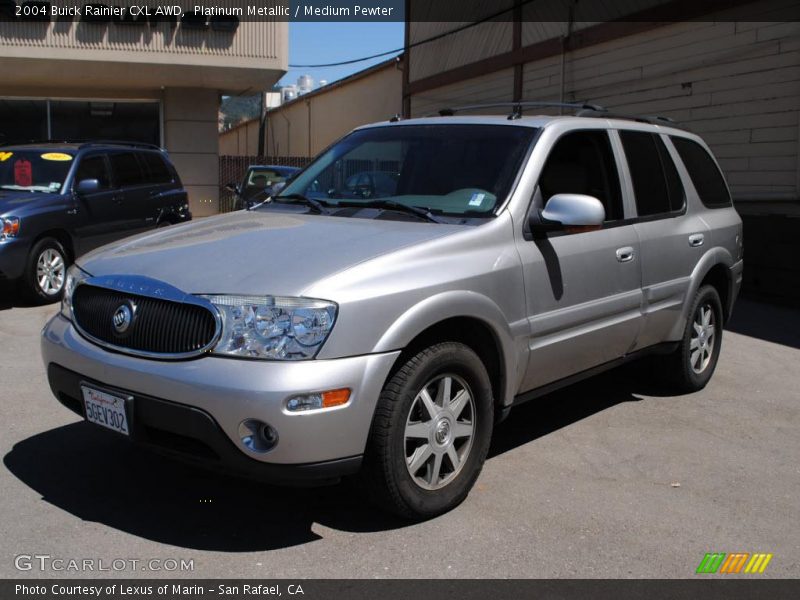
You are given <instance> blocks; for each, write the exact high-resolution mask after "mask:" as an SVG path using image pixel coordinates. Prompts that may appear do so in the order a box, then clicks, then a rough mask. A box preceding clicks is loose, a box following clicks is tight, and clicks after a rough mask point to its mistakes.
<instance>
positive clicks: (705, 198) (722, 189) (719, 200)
mask: <svg viewBox="0 0 800 600" xmlns="http://www.w3.org/2000/svg"><path fill="white" fill-rule="evenodd" d="M670 139H671V140H672V143H673V144H674V145H675V149H676V150H677V151H678V155H679V156H680V157H681V160H682V161H683V164H684V166H685V167H686V170H687V171H688V172H689V177H690V178H691V180H692V183H693V184H694V187H695V189H696V190H697V194H698V195H699V196H700V200H701V201H702V202H703V204H705V205H706V206H708V207H711V208H719V207H723V206H730V205H731V196H730V194H729V193H728V188H727V186H726V185H725V179H724V178H723V177H722V173H720V170H719V168H718V167H717V164H716V163H715V162H714V159H712V158H711V156H710V155H709V154H708V152H707V151H706V149H705V148H703V147H702V146H701V145H700V144H698V143H697V142H694V141H692V140H687V139H686V138H682V137H671V138H670Z"/></svg>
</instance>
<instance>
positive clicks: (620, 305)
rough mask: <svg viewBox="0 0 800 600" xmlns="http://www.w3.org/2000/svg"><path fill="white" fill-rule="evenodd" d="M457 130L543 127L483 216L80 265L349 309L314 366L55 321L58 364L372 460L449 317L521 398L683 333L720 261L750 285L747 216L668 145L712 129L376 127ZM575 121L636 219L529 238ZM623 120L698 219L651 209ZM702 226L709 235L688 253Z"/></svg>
mask: <svg viewBox="0 0 800 600" xmlns="http://www.w3.org/2000/svg"><path fill="white" fill-rule="evenodd" d="M453 123H461V124H475V123H477V124H495V125H498V126H530V127H536V128H539V129H540V132H539V136H538V139H537V141H536V143H535V146H534V148H533V150H532V152H531V154H530V156H529V158H528V160H527V162H526V163H525V165H524V166H523V167H522V169H521V172H520V174H519V177H518V180H517V184H516V186H515V188H514V189H513V191H512V192H511V194H510V195H509V197H508V198H507V199H506V200H505V202H503V204H502V205H501V206H499V207H498V209H497V216H496V218H494V219H490V220H487V222H486V223H485V224H482V225H479V226H467V225H443V224H436V223H427V222H419V223H416V222H400V221H388V220H381V221H376V220H364V219H357V218H343V217H328V216H321V215H307V214H287V213H284V212H280V213H277V212H269V211H263V212H258V211H256V212H240V213H235V214H231V215H225V216H220V217H215V218H210V219H205V220H203V221H197V222H193V223H191V224H187V225H182V226H178V227H173V228H170V229H168V230H166V231H159V232H157V233H153V234H147V235H142V236H138V237H135V238H130V239H128V240H125V241H123V242H119V243H117V244H114V245H111V246H107V247H105V248H103V249H102V250H100V251H97V252H93V253H91V254H89V255H86V256H85V257H83V258H81V259H79V261H78V262H79V264H80V266H81V267H82V268H83V269H85V270H86V271H87V272H88V273H90V274H91V275H94V276H101V275H108V274H119V273H129V274H132V275H146V276H147V277H151V278H154V279H157V280H163V281H165V282H168V283H169V284H171V285H173V286H175V287H177V288H179V289H181V290H183V291H185V292H189V293H195V294H199V293H219V294H225V293H231V294H242V295H245V294H247V295H286V296H291V295H295V296H307V297H313V298H321V299H326V300H330V301H333V302H336V303H337V305H338V307H339V310H338V315H337V322H336V325H335V327H334V328H333V330H332V332H331V334H330V336H329V338H328V340H327V341H326V342H325V344H324V345H323V347H322V349H321V350H320V352H319V354H318V356H317V359H315V360H311V361H300V362H295V363H285V362H267V361H247V360H236V359H230V358H219V357H214V356H206V357H203V358H200V359H197V360H194V361H187V362H184V363H162V362H158V361H149V360H143V359H139V358H135V357H130V356H125V355H122V354H116V353H112V352H108V351H106V350H103V349H102V348H99V347H98V346H95V345H94V344H91V343H90V342H88V341H87V340H85V339H84V338H82V337H80V335H79V334H78V333H77V332H76V331H75V329H74V328H73V327H72V325H71V324H69V323H68V322H67V321H66V320H65V319H63V318H62V317H55V318H54V319H53V320H52V321H51V322H50V324H48V326H47V327H46V329H45V331H44V335H43V341H42V348H43V355H44V359H45V361H46V362H56V363H58V364H60V365H62V366H64V367H66V368H68V369H71V370H73V371H77V372H79V373H83V374H85V375H86V376H87V377H92V378H96V379H97V380H98V381H102V382H104V383H107V384H109V385H115V386H119V387H121V388H124V389H135V390H138V391H140V392H142V393H146V394H151V395H154V396H157V397H162V398H165V399H169V400H174V401H175V402H183V403H187V404H190V405H192V406H197V407H199V408H203V409H204V410H207V411H208V412H209V413H210V414H211V415H212V416H213V417H214V418H215V419H217V420H218V421H219V422H220V425H221V426H222V428H223V429H224V430H225V432H226V433H227V434H228V435H229V436H230V437H231V439H232V440H234V441H235V442H238V440H237V438H236V427H237V426H238V424H239V422H240V421H241V420H242V419H243V418H252V417H255V416H261V417H263V418H264V420H265V421H267V422H269V423H270V424H272V425H273V426H275V427H276V428H277V429H278V430H279V431H280V435H281V443H280V444H279V445H278V446H277V447H276V449H275V450H274V451H272V452H270V453H268V454H266V455H264V456H261V457H255V456H254V458H258V459H259V460H264V461H268V462H277V463H302V462H309V461H314V460H327V459H332V458H339V457H345V456H351V455H354V454H360V453H361V452H363V450H364V447H365V444H366V439H367V434H368V432H369V428H370V423H371V419H372V413H373V410H374V407H375V403H376V402H377V397H378V395H379V393H380V390H381V388H382V386H383V384H384V382H385V380H386V377H387V376H388V374H389V372H390V369H391V367H392V365H393V364H394V361H395V360H396V359H397V357H398V356H399V354H400V351H401V350H402V349H403V348H405V347H406V346H407V345H408V344H409V343H410V342H411V341H412V340H413V339H414V338H415V337H417V336H418V335H420V334H421V333H422V332H424V331H425V330H426V329H427V328H429V327H431V326H433V325H436V324H437V323H440V322H442V321H445V320H447V319H451V318H462V319H463V318H469V319H473V320H475V321H477V322H480V323H481V324H482V325H483V326H485V327H487V328H488V329H489V331H491V333H492V335H493V337H494V339H495V341H496V345H497V347H498V349H499V352H500V354H501V357H500V358H501V364H502V368H503V374H504V377H503V383H504V388H503V390H502V393H501V394H500V395H499V397H498V398H497V399H496V400H497V402H498V404H499V405H501V406H510V405H511V404H512V402H513V400H514V398H515V397H516V396H518V395H520V394H523V393H525V392H528V391H530V390H533V389H535V388H537V387H541V386H545V385H547V384H550V383H552V382H556V381H558V380H561V379H565V378H568V377H570V376H572V375H575V374H576V373H579V372H580V371H584V370H588V369H591V368H593V367H596V366H598V365H602V364H603V363H609V362H611V361H614V360H615V359H618V358H620V357H623V356H625V355H628V354H630V353H632V352H634V351H636V350H641V349H643V348H646V347H648V346H652V345H655V344H658V343H660V342H667V341H674V340H678V339H680V337H681V335H682V332H683V328H684V326H685V322H686V318H687V310H688V305H689V304H690V301H689V300H690V299H691V298H692V297H693V295H694V293H695V291H696V290H697V288H698V287H699V285H700V282H701V281H702V280H703V278H704V277H705V276H706V275H707V274H708V272H709V270H710V269H712V268H714V267H715V266H717V265H723V266H724V267H726V268H727V269H728V272H729V273H730V277H731V280H732V282H731V290H732V297H730V298H729V304H732V302H733V299H734V298H735V295H736V292H738V287H739V285H740V283H741V264H742V263H741V220H740V219H739V216H738V215H737V214H736V211H735V210H734V209H733V208H732V207H729V208H715V209H709V208H706V207H705V206H703V204H702V203H701V202H700V200H699V198H698V196H697V192H696V191H695V189H694V187H693V185H692V182H691V180H690V178H689V175H688V173H687V172H686V170H685V168H684V167H683V164H682V162H681V161H680V159H679V157H678V156H677V152H676V150H675V148H674V147H673V145H672V143H671V142H670V140H669V136H683V137H688V138H690V139H692V140H694V141H696V142H698V143H700V144H701V145H703V146H704V147H706V148H707V146H706V145H705V144H704V143H703V142H702V140H701V139H700V138H699V137H698V136H695V135H693V134H690V133H687V132H685V131H682V130H679V129H675V128H670V127H664V126H660V125H659V126H654V125H650V124H643V123H637V122H633V121H625V120H617V119H597V118H592V119H587V118H573V117H560V118H553V117H533V118H527V117H526V118H521V119H518V120H514V121H509V120H507V119H506V118H505V117H443V118H432V119H413V120H409V121H400V122H399V123H393V124H386V123H383V124H378V125H374V126H379V127H403V126H406V125H410V124H425V125H433V124H453ZM579 129H580V130H586V129H601V130H607V131H609V136H610V140H611V146H612V149H613V152H614V156H615V159H616V162H617V167H618V170H619V175H620V182H621V187H622V195H623V206H624V214H625V221H624V223H622V224H615V225H614V226H611V227H606V228H604V229H602V230H599V231H595V232H591V233H585V234H577V235H552V236H548V237H547V238H544V239H538V240H535V239H533V240H532V239H526V236H525V235H524V226H525V222H526V219H527V215H528V211H529V209H530V206H531V201H532V198H533V195H534V191H535V189H536V185H537V180H538V178H539V174H540V172H541V170H542V168H543V166H544V164H545V161H546V159H547V156H548V154H549V152H550V150H551V149H552V147H553V144H554V143H555V141H556V140H557V139H558V138H559V137H560V136H561V135H563V134H565V133H568V132H570V131H575V130H579ZM619 129H629V130H640V131H646V132H655V133H660V134H662V138H663V139H664V141H665V144H666V145H667V148H668V150H669V152H670V153H671V155H672V156H673V158H674V162H675V164H676V166H677V168H678V171H679V175H680V177H681V180H682V182H683V185H684V188H685V190H686V203H687V210H686V211H685V213H683V214H680V215H670V216H669V217H666V218H658V219H649V220H648V219H638V218H637V214H636V205H635V201H634V197H633V187H632V183H631V179H630V176H629V174H628V172H627V164H626V161H625V156H624V151H623V149H622V145H621V141H620V139H619V136H618V134H617V133H616V130H619ZM697 235H702V236H703V243H702V244H699V245H698V244H694V243H693V245H690V238H692V239H696V238H693V236H697ZM528 237H530V236H528ZM621 249H622V250H624V251H625V252H624V256H623V259H624V260H623V259H621V258H620V257H621V255H620V250H621ZM629 254H630V257H629V256H628V255H629ZM339 386H341V387H350V388H352V389H353V390H354V391H355V395H354V397H353V399H352V400H351V401H350V403H348V404H347V405H346V406H345V407H342V408H340V409H335V410H331V411H329V412H328V411H322V412H315V413H313V414H307V415H290V414H287V412H286V411H285V410H284V409H283V408H282V407H283V402H285V400H286V397H287V395H288V394H290V393H292V392H303V391H317V390H323V389H333V388H336V387H339ZM237 445H238V447H240V449H242V451H243V452H247V451H246V450H245V449H244V448H243V447H242V446H241V444H238V443H237Z"/></svg>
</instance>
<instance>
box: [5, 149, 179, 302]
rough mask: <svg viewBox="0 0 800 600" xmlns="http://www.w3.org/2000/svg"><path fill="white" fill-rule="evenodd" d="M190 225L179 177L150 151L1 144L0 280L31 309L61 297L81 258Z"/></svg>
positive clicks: (159, 153) (158, 154)
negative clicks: (104, 247) (121, 242)
mask: <svg viewBox="0 0 800 600" xmlns="http://www.w3.org/2000/svg"><path fill="white" fill-rule="evenodd" d="M191 218H192V214H191V212H190V211H189V204H188V200H187V196H186V190H185V189H184V188H183V184H182V183H181V180H180V178H179V177H178V173H177V171H176V170H175V167H174V166H173V165H172V163H171V162H170V160H169V156H167V153H166V152H164V151H163V150H161V149H160V148H158V147H156V146H152V145H150V144H140V143H136V142H106V141H96V142H45V143H29V144H17V145H5V146H2V145H0V226H1V227H2V229H0V281H4V280H5V281H11V282H13V283H14V284H18V285H19V286H20V287H21V288H22V292H23V293H24V294H25V295H26V296H27V297H28V299H29V300H32V301H34V302H37V303H47V302H56V301H58V300H59V299H60V298H61V294H62V293H63V291H64V283H65V282H66V275H67V267H68V266H69V265H70V264H71V263H72V261H74V260H75V258H76V257H78V256H80V255H81V254H84V253H85V252H88V251H89V250H92V249H94V248H97V247H99V246H102V245H103V244H107V243H109V242H113V241H116V240H119V239H122V238H124V237H126V236H130V235H133V234H135V233H140V232H142V231H147V230H149V229H155V228H156V227H164V226H166V225H173V224H177V223H183V222H185V221H189V220H191Z"/></svg>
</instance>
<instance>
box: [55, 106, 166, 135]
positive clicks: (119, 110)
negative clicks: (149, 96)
mask: <svg viewBox="0 0 800 600" xmlns="http://www.w3.org/2000/svg"><path fill="white" fill-rule="evenodd" d="M50 122H51V131H50V135H51V136H52V137H53V139H59V140H60V139H65V140H87V139H88V140H125V141H131V142H146V143H148V144H156V145H158V144H159V142H160V139H159V138H160V135H159V116H158V104H157V103H155V102H105V101H95V100H92V101H89V102H85V101H73V100H51V101H50Z"/></svg>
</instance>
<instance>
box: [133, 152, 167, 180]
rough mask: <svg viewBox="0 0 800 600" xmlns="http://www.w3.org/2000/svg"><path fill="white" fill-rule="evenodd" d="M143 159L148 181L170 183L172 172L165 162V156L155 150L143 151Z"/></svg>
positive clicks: (141, 157)
mask: <svg viewBox="0 0 800 600" xmlns="http://www.w3.org/2000/svg"><path fill="white" fill-rule="evenodd" d="M139 159H140V160H141V161H142V165H143V166H144V171H145V175H146V179H147V183H169V182H171V181H172V174H171V173H170V172H169V168H168V167H167V165H166V163H165V162H164V158H163V157H162V156H160V155H159V154H156V153H155V152H142V153H140V154H139Z"/></svg>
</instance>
